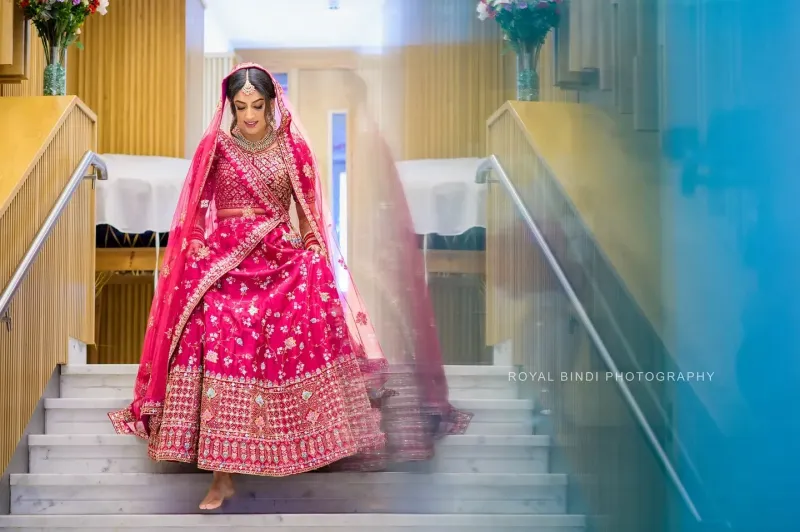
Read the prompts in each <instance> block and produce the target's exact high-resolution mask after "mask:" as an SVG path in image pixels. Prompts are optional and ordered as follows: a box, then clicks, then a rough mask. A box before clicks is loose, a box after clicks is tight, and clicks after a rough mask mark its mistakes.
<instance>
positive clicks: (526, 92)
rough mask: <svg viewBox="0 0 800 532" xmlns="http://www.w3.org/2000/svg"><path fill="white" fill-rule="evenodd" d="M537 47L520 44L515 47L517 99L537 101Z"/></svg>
mask: <svg viewBox="0 0 800 532" xmlns="http://www.w3.org/2000/svg"><path fill="white" fill-rule="evenodd" d="M538 62H539V47H530V46H520V47H519V48H518V49H517V100H519V101H523V102H536V101H539V72H538V71H537V63H538Z"/></svg>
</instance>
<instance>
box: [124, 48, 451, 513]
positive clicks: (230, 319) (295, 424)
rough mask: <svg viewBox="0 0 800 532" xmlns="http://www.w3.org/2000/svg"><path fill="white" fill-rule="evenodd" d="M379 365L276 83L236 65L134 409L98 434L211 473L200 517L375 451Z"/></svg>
mask: <svg viewBox="0 0 800 532" xmlns="http://www.w3.org/2000/svg"><path fill="white" fill-rule="evenodd" d="M226 103H227V105H229V108H230V111H231V113H232V115H233V118H232V123H231V124H230V125H227V126H225V127H223V124H222V119H223V114H224V110H225V105H226ZM292 201H294V203H295V211H296V215H297V220H298V222H299V223H298V224H297V225H298V229H299V231H297V230H296V229H295V228H294V227H293V225H292V222H291V218H290V214H289V213H290V209H291V204H292ZM334 265H335V266H336V268H337V271H341V272H342V275H341V277H342V278H340V279H337V278H336V277H337V275H336V274H334V270H333V266H334ZM386 368H387V364H386V359H385V357H384V355H383V352H382V351H381V347H380V345H379V344H378V342H377V339H376V336H375V331H374V329H373V326H372V324H371V321H370V319H369V318H368V316H367V313H366V311H365V308H364V305H363V302H362V301H361V298H360V297H359V295H358V292H357V290H356V289H355V286H354V285H353V282H352V277H351V275H350V274H349V272H348V270H347V268H346V266H345V265H344V261H343V259H342V257H341V256H340V254H339V251H338V248H337V245H336V241H335V237H334V232H333V228H332V224H331V218H330V215H329V212H328V210H327V208H326V206H325V204H324V202H323V194H322V192H321V184H320V180H319V176H318V174H317V169H316V164H315V161H314V157H313V155H312V153H311V151H310V149H309V147H308V144H307V143H306V141H305V139H304V138H303V135H302V134H301V132H300V129H299V126H298V124H297V123H296V121H295V120H294V119H293V117H292V114H291V113H290V111H289V107H288V103H287V101H286V99H285V97H284V95H283V93H282V89H281V86H280V84H278V83H276V81H275V80H274V79H273V78H272V76H271V75H270V74H269V73H268V72H267V71H266V70H265V69H264V68H263V67H261V66H259V65H256V64H252V63H245V64H242V65H239V66H237V67H236V68H234V69H233V71H232V72H231V73H230V74H229V75H228V76H227V77H226V78H225V79H224V80H223V82H222V94H221V97H220V103H219V105H218V107H217V111H216V113H215V115H214V118H213V120H212V122H211V124H210V126H209V128H208V130H207V131H206V134H205V135H204V137H203V139H202V140H201V142H200V145H199V146H198V148H197V151H196V153H195V155H194V158H193V160H192V164H191V169H190V171H189V175H188V176H187V179H186V181H185V184H184V187H183V190H182V193H181V197H180V200H179V203H178V208H177V210H176V212H175V216H174V220H173V224H172V230H171V232H170V235H169V243H168V246H167V250H166V253H165V257H164V262H163V266H162V270H161V274H160V278H159V282H158V285H157V289H156V293H155V296H154V299H153V305H152V309H151V313H150V317H149V322H148V328H147V332H146V335H145V340H144V348H143V353H142V358H141V362H140V366H139V371H138V375H137V378H136V385H135V389H134V400H133V402H132V403H131V404H130V406H129V407H127V408H125V409H123V410H120V411H116V412H112V413H110V414H109V417H110V419H111V421H112V423H113V425H114V428H115V430H116V431H117V432H118V433H120V434H134V435H137V436H139V437H141V438H144V439H146V440H148V451H149V455H150V457H151V458H152V459H154V460H157V461H164V460H166V461H178V462H189V463H195V464H196V465H197V467H199V468H200V469H205V470H210V471H213V472H214V475H213V480H212V482H211V486H210V488H209V490H208V494H207V495H206V497H205V499H204V500H203V501H202V502H201V505H200V508H201V509H204V510H213V509H215V508H218V507H220V506H221V505H222V503H223V502H224V501H225V499H227V498H229V497H231V496H232V495H233V494H234V485H233V480H232V478H231V474H232V473H240V474H250V475H263V476H274V477H278V476H286V475H293V474H298V473H303V472H306V471H311V470H315V469H319V468H323V467H326V466H331V465H333V464H334V463H336V462H340V461H341V463H343V464H347V463H350V462H351V461H352V460H353V459H357V458H358V457H359V456H375V455H376V453H378V454H380V453H381V452H382V450H383V449H384V447H385V445H386V435H385V434H384V432H383V430H382V427H381V408H382V407H384V406H385V403H384V401H383V400H384V399H385V398H386V397H387V396H388V395H390V393H389V392H387V390H386V388H385V384H386V379H387V376H386V371H385V370H386ZM440 384H441V383H440ZM453 412H455V411H454V410H452V409H449V406H448V408H447V409H445V411H444V414H446V415H451V414H452V413H453ZM441 415H442V414H441V412H440V413H439V416H441ZM440 421H442V420H441V417H440ZM462 425H463V424H462ZM416 426H419V424H416ZM463 429H464V426H461V427H460V428H459V429H458V430H459V431H463ZM434 430H435V429H434ZM345 458H349V459H350V460H349V461H348V460H343V459H345Z"/></svg>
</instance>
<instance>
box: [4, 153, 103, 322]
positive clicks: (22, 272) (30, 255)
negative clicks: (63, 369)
mask: <svg viewBox="0 0 800 532" xmlns="http://www.w3.org/2000/svg"><path fill="white" fill-rule="evenodd" d="M90 166H93V167H94V172H92V173H90V174H87V173H86V172H87V171H88V170H89V167H90ZM84 179H91V180H92V186H94V182H95V180H97V179H99V180H101V181H105V180H107V179H108V169H107V168H106V163H105V162H104V161H103V159H101V158H100V156H99V155H97V154H96V153H95V152H93V151H91V150H89V151H87V152H86V154H84V156H83V158H82V159H81V162H80V163H79V164H78V166H77V168H75V171H74V172H73V173H72V175H71V176H70V178H69V181H68V182H67V184H66V186H65V187H64V190H63V191H61V195H60V196H58V199H57V200H56V203H55V205H53V208H52V209H50V213H49V214H48V215H47V218H45V220H44V223H43V224H42V227H41V228H39V231H38V232H37V233H36V236H35V237H34V238H33V242H31V245H30V247H29V248H28V251H27V252H26V253H25V256H23V257H22V260H21V261H20V262H19V265H17V269H16V270H14V274H13V275H12V276H11V279H10V280H9V282H8V285H6V287H5V289H4V290H3V293H2V294H0V322H2V323H5V325H6V329H7V330H9V331H10V330H11V328H12V325H13V322H12V320H11V314H10V313H9V307H10V305H11V300H12V299H13V298H14V295H15V294H16V293H17V290H19V286H20V284H21V283H22V281H23V279H25V276H26V275H27V274H28V270H30V269H31V266H32V265H33V261H34V260H36V256H37V255H39V252H40V251H41V250H42V246H43V245H44V243H45V242H46V241H47V237H48V236H50V233H51V232H52V230H53V228H54V227H55V225H56V222H58V219H59V218H60V217H61V213H63V212H64V209H65V208H66V206H67V204H69V201H70V200H71V199H72V195H73V194H74V193H75V191H76V190H78V187H79V186H80V184H81V181H83V180H84Z"/></svg>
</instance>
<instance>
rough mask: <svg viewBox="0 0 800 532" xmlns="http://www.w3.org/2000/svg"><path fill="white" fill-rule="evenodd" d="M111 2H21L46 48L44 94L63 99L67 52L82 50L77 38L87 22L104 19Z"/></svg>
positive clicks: (56, 0) (44, 0)
mask: <svg viewBox="0 0 800 532" xmlns="http://www.w3.org/2000/svg"><path fill="white" fill-rule="evenodd" d="M108 2H109V0H19V7H20V9H22V12H23V13H24V14H25V18H26V19H28V20H30V21H31V23H32V24H33V26H34V27H35V28H36V31H37V32H38V33H39V38H40V39H41V40H42V46H43V47H44V56H45V62H46V66H45V68H44V94H45V95H46V96H60V95H64V94H66V92H67V70H66V66H65V64H64V63H65V60H66V57H67V48H69V47H70V46H71V45H72V44H75V45H76V46H78V47H81V43H80V42H78V35H80V32H81V26H83V23H84V22H86V18H87V17H89V16H90V15H93V14H94V13H100V14H101V15H105V14H106V12H107V10H108Z"/></svg>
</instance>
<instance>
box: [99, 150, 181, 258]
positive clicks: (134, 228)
mask: <svg viewBox="0 0 800 532" xmlns="http://www.w3.org/2000/svg"><path fill="white" fill-rule="evenodd" d="M101 157H102V159H103V160H104V161H105V163H106V166H107V168H108V180H106V181H98V182H97V191H96V196H95V197H96V199H95V216H96V222H95V223H96V225H97V247H98V248H99V249H98V265H97V266H98V270H155V269H157V266H156V265H157V264H158V261H159V257H160V254H161V252H162V251H163V246H164V245H165V244H166V242H167V237H168V235H169V230H170V226H171V224H172V217H173V215H174V213H175V208H176V206H177V204H178V199H179V198H180V194H181V189H182V187H183V183H184V181H185V179H186V175H187V174H188V172H189V167H190V165H191V161H190V160H189V159H182V158H177V157H156V156H143V155H125V154H102V155H101Z"/></svg>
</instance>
